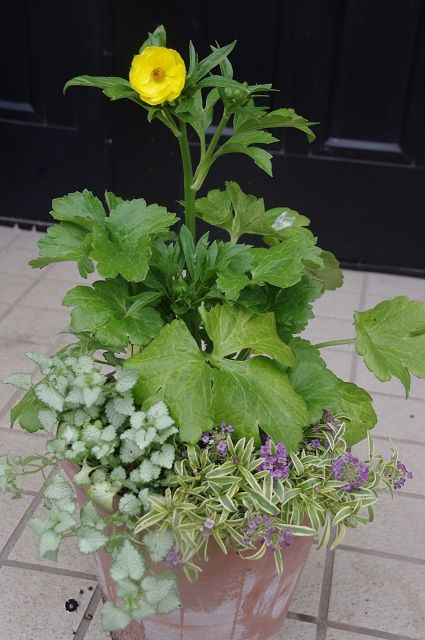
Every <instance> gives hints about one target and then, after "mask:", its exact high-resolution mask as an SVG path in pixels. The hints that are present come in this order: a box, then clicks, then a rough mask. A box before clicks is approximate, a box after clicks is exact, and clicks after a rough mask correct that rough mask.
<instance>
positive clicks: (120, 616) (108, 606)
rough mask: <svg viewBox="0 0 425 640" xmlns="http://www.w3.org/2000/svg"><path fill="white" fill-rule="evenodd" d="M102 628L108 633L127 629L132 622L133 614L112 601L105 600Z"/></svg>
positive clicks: (102, 612)
mask: <svg viewBox="0 0 425 640" xmlns="http://www.w3.org/2000/svg"><path fill="white" fill-rule="evenodd" d="M100 615H101V621H102V628H103V630H104V631H106V632H107V633H108V632H110V631H119V630H120V629H125V627H127V626H128V625H129V624H130V622H131V616H129V614H128V613H126V612H125V611H123V610H122V609H119V608H118V607H116V606H115V605H113V604H112V602H104V603H103V605H102V611H101V614H100Z"/></svg>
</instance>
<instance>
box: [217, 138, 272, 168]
mask: <svg viewBox="0 0 425 640" xmlns="http://www.w3.org/2000/svg"><path fill="white" fill-rule="evenodd" d="M228 153H243V154H244V155H246V156H249V157H250V158H252V160H254V162H255V164H256V165H257V167H259V168H260V169H262V170H263V171H265V172H266V173H267V175H268V176H271V177H272V176H273V170H272V163H271V160H272V158H273V156H272V154H271V153H269V152H268V151H266V150H265V149H261V147H252V146H251V147H247V146H244V145H243V144H236V143H235V142H233V140H232V138H231V139H230V140H229V142H226V143H225V144H224V145H223V146H222V147H220V149H219V150H218V151H217V153H216V157H219V156H224V155H226V154H228Z"/></svg>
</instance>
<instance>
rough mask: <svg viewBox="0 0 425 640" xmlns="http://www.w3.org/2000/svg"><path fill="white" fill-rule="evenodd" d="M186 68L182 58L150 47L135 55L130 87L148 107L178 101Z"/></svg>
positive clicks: (175, 52)
mask: <svg viewBox="0 0 425 640" xmlns="http://www.w3.org/2000/svg"><path fill="white" fill-rule="evenodd" d="M185 80H186V67H185V64H184V61H183V59H182V57H181V55H180V54H179V53H178V52H177V51H174V49H167V47H146V49H144V50H143V51H142V53H139V54H138V55H136V56H134V58H133V62H132V65H131V69H130V84H131V86H132V87H133V89H134V90H135V91H137V93H138V94H139V95H140V97H141V99H142V100H143V101H144V102H147V103H148V104H161V103H162V102H166V101H167V102H171V101H172V100H175V99H176V98H177V97H178V96H179V95H180V94H181V92H182V91H183V87H184V83H185Z"/></svg>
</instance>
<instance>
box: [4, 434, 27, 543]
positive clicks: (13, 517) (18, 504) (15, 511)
mask: <svg viewBox="0 0 425 640" xmlns="http://www.w3.org/2000/svg"><path fill="white" fill-rule="evenodd" d="M0 438H1V434H0ZM0 448H1V447H0ZM32 500H33V498H32V497H31V496H22V498H20V499H19V500H13V499H12V498H11V497H10V494H9V493H5V494H1V495H0V551H1V550H2V549H3V547H4V545H5V544H6V542H7V541H8V540H9V538H10V536H11V535H12V533H13V532H14V530H15V529H16V527H17V525H18V524H19V521H20V519H21V518H22V516H23V515H24V513H25V511H26V510H27V509H28V507H29V505H30V504H31V502H32Z"/></svg>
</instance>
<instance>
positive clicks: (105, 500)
mask: <svg viewBox="0 0 425 640" xmlns="http://www.w3.org/2000/svg"><path fill="white" fill-rule="evenodd" d="M118 491H119V489H118V488H114V487H113V486H112V484H111V483H110V482H108V481H107V480H104V481H102V482H95V483H94V484H92V485H90V487H89V488H88V489H87V496H88V497H89V498H91V500H93V502H96V503H97V504H100V506H101V507H103V508H104V509H106V510H107V511H112V509H113V500H114V496H115V495H116V493H117V492H118Z"/></svg>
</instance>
